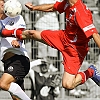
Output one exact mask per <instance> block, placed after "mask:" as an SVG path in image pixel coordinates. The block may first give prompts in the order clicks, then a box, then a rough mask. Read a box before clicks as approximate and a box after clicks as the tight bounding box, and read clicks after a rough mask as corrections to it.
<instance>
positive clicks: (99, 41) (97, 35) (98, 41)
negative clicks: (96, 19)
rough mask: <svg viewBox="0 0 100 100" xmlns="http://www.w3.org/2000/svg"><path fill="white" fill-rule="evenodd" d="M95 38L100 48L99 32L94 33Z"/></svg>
mask: <svg viewBox="0 0 100 100" xmlns="http://www.w3.org/2000/svg"><path fill="white" fill-rule="evenodd" d="M92 36H93V39H94V41H95V43H96V44H97V45H98V47H99V48H100V35H99V34H97V33H94V34H93V35H92Z"/></svg>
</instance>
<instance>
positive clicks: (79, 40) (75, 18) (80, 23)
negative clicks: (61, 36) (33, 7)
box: [54, 0, 97, 44]
mask: <svg viewBox="0 0 100 100" xmlns="http://www.w3.org/2000/svg"><path fill="white" fill-rule="evenodd" d="M54 9H56V10H57V11H58V12H59V13H63V12H65V14H66V15H65V16H66V30H65V38H66V39H67V40H68V41H69V42H70V43H73V44H84V43H86V42H88V41H89V39H90V37H91V35H92V34H93V33H97V30H96V28H95V26H94V25H93V20H92V13H91V11H90V10H89V9H88V8H87V7H86V5H85V4H84V3H83V2H82V0H78V1H77V2H76V3H75V4H74V5H73V6H70V5H69V3H68V2H67V1H66V0H63V1H62V2H58V1H57V2H56V3H55V4H54Z"/></svg>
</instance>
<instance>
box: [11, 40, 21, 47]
mask: <svg viewBox="0 0 100 100" xmlns="http://www.w3.org/2000/svg"><path fill="white" fill-rule="evenodd" d="M11 45H12V46H13V47H14V48H20V44H19V42H18V41H17V40H13V41H12V42H11Z"/></svg>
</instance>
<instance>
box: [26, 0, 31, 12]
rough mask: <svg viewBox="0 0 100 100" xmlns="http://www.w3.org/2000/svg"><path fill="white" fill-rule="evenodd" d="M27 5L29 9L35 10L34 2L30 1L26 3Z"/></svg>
mask: <svg viewBox="0 0 100 100" xmlns="http://www.w3.org/2000/svg"><path fill="white" fill-rule="evenodd" d="M25 6H26V7H27V8H28V9H29V10H31V11H32V10H33V4H32V3H30V2H28V3H26V4H25Z"/></svg>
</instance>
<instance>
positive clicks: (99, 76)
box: [89, 65, 100, 86]
mask: <svg viewBox="0 0 100 100" xmlns="http://www.w3.org/2000/svg"><path fill="white" fill-rule="evenodd" d="M89 68H91V69H92V70H94V73H93V77H92V78H91V79H92V80H93V81H94V82H95V83H96V84H97V85H98V86H100V72H99V71H98V70H97V68H96V67H95V66H94V65H90V67H89Z"/></svg>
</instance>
